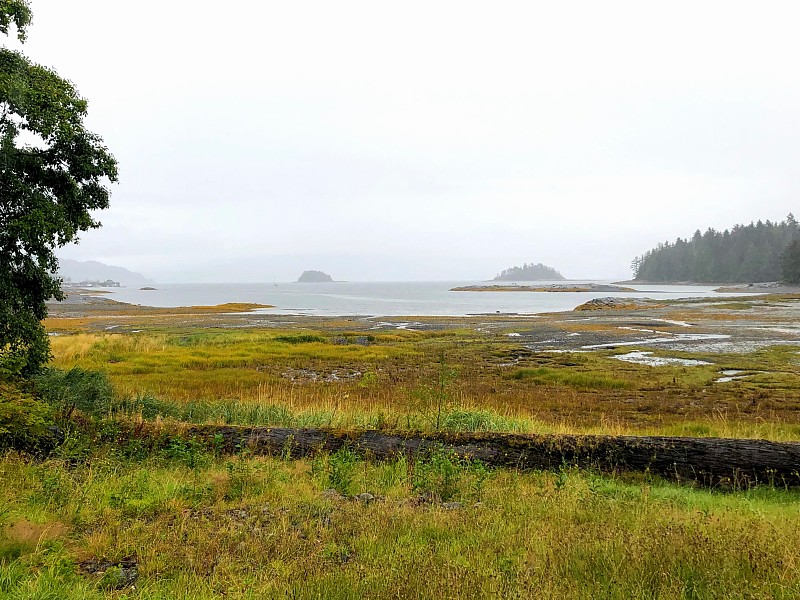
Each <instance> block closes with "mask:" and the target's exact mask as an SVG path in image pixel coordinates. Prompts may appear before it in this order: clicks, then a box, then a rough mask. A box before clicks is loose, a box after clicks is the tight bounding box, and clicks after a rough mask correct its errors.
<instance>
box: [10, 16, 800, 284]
mask: <svg viewBox="0 0 800 600" xmlns="http://www.w3.org/2000/svg"><path fill="white" fill-rule="evenodd" d="M32 6H33V10H34V23H33V26H32V28H31V30H30V31H29V42H28V43H27V44H25V48H24V51H25V52H26V53H27V54H28V55H30V56H31V57H32V58H33V59H35V60H37V61H38V62H41V63H43V64H47V65H49V66H52V67H54V68H55V69H56V70H57V71H58V72H59V73H60V74H61V75H62V76H64V77H67V78H69V79H70V80H72V81H73V82H75V84H76V85H77V87H78V89H79V90H80V91H81V93H82V94H83V95H85V96H86V97H87V98H88V99H89V102H90V105H89V109H90V114H89V119H88V122H89V125H90V127H91V128H92V129H93V130H94V131H96V132H97V133H99V134H100V135H101V136H102V137H103V138H104V140H105V141H106V143H107V145H108V146H109V148H110V149H111V151H112V152H113V153H114V154H115V156H116V157H117V159H118V160H119V162H120V183H119V185H116V186H114V188H113V195H112V208H111V209H110V210H108V211H105V212H104V213H102V214H101V220H102V221H103V224H104V226H103V228H102V229H100V230H97V231H93V232H89V233H87V234H85V235H84V236H83V238H82V241H81V243H80V245H78V246H74V247H70V248H67V249H65V250H64V251H63V252H62V253H61V254H62V256H64V257H69V258H76V259H90V258H92V259H98V260H102V261H104V262H108V263H111V264H118V265H121V266H125V267H128V268H131V269H134V270H138V271H140V272H143V273H145V274H146V275H148V276H151V277H154V278H156V279H157V280H160V281H189V280H199V281H232V280H247V281H272V280H277V281H284V280H290V279H295V278H296V277H297V275H298V274H299V272H300V271H301V270H303V269H306V268H318V269H324V270H326V271H328V272H330V273H331V274H332V275H333V276H334V277H335V278H337V279H348V280H370V279H409V280H414V279H480V278H486V277H490V276H492V275H494V274H495V273H496V272H498V271H500V270H501V269H503V268H506V267H509V266H513V265H515V264H520V263H522V262H526V261H528V262H530V261H534V262H539V261H541V262H544V263H547V264H550V265H552V266H554V267H556V268H558V269H560V270H561V271H562V272H563V273H564V274H565V275H566V276H568V277H574V278H582V277H609V278H615V277H624V276H627V275H628V274H629V269H628V265H629V263H630V260H631V259H632V258H633V257H634V256H635V255H637V254H639V253H641V252H643V251H645V250H647V249H648V248H650V247H651V246H653V245H654V244H655V243H657V242H658V241H663V240H665V239H670V240H671V239H674V238H675V237H676V236H679V235H680V236H687V235H691V233H692V232H693V231H694V229H696V228H701V229H705V228H706V227H709V226H713V227H716V228H725V227H728V226H732V225H734V224H735V223H738V222H750V221H751V220H757V219H759V218H761V219H770V220H780V219H782V218H783V217H784V216H786V214H787V213H788V212H790V211H795V212H798V211H797V203H796V200H797V198H798V192H799V191H800V182H799V181H798V178H797V176H796V172H797V165H799V164H800V142H799V140H800V120H799V119H798V110H800V108H799V107H800V70H798V69H797V66H796V60H797V57H798V56H800V36H798V35H797V34H796V24H797V22H798V17H800V6H798V5H796V3H792V2H785V3H780V2H769V3H755V2H747V3H735V2H696V1H694V2H670V3H651V2H641V1H638V2H626V3H620V2H602V3H601V2H586V3H576V2H518V3H517V2H515V3H510V2H491V3H490V2H481V3H469V2H432V1H426V2H402V3H388V2H375V1H374V0H373V1H367V2H347V1H342V2H302V1H297V2H272V1H267V2H245V1H228V2H206V1H197V0H195V1H192V2H188V1H183V0H180V1H178V0H171V1H168V2H165V1H163V0H162V1H159V2H156V1H147V0H145V1H140V2H135V3H134V2H109V1H108V0H74V1H71V2H64V1H63V0H33V2H32ZM223 11H224V12H223Z"/></svg>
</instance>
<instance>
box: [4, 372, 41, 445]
mask: <svg viewBox="0 0 800 600" xmlns="http://www.w3.org/2000/svg"><path fill="white" fill-rule="evenodd" d="M52 423H53V421H52V414H51V411H50V407H48V406H47V405H46V404H43V403H42V402H39V401H37V400H36V399H35V398H33V396H31V395H30V394H27V393H25V392H23V391H22V390H20V389H19V388H17V387H16V386H14V385H13V384H10V383H2V382H0V449H5V448H16V449H19V450H28V451H32V450H36V449H39V448H41V447H43V446H47V445H52V443H53V437H54V434H53V432H52V431H51V429H50V427H51V426H52Z"/></svg>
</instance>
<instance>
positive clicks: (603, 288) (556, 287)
mask: <svg viewBox="0 0 800 600" xmlns="http://www.w3.org/2000/svg"><path fill="white" fill-rule="evenodd" d="M450 291H451V292H635V291H636V290H634V289H633V288H628V287H621V286H618V285H611V284H586V285H580V284H578V285H565V284H559V283H554V284H548V285H464V286H459V287H454V288H450Z"/></svg>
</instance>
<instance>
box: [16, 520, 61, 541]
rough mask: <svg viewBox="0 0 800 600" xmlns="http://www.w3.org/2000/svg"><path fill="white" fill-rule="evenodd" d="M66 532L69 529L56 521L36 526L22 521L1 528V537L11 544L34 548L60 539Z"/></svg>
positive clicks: (36, 524)
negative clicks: (48, 541) (42, 543)
mask: <svg viewBox="0 0 800 600" xmlns="http://www.w3.org/2000/svg"><path fill="white" fill-rule="evenodd" d="M68 531H69V528H68V527H67V526H66V525H64V524H63V523H60V522H58V521H54V522H52V523H45V524H38V523H31V522H30V521H28V520H26V519H22V520H20V521H16V522H14V523H12V524H11V525H8V526H6V527H5V528H3V529H2V535H3V536H4V537H5V538H7V539H8V540H10V541H12V542H16V543H20V544H25V545H31V546H35V545H37V544H39V543H41V542H44V541H47V540H53V539H56V538H59V537H62V536H64V535H65V534H66V533H67V532H68Z"/></svg>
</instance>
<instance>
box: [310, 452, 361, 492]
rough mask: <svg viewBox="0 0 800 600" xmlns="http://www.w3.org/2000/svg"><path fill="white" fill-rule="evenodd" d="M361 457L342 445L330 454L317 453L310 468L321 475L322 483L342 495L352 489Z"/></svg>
mask: <svg viewBox="0 0 800 600" xmlns="http://www.w3.org/2000/svg"><path fill="white" fill-rule="evenodd" d="M360 460H361V458H360V457H359V456H358V454H356V453H355V452H354V451H353V450H351V449H350V448H349V447H347V446H342V447H341V448H339V449H338V450H337V451H336V452H334V453H332V454H325V455H319V456H317V458H316V459H315V461H314V464H313V465H312V470H313V471H314V472H315V473H316V474H317V475H319V476H321V479H322V482H323V485H324V486H325V487H327V488H332V489H334V490H336V491H337V492H339V493H340V494H342V495H344V496H349V495H350V494H351V493H352V491H353V485H354V480H355V475H356V469H357V467H358V463H359V461H360Z"/></svg>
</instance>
